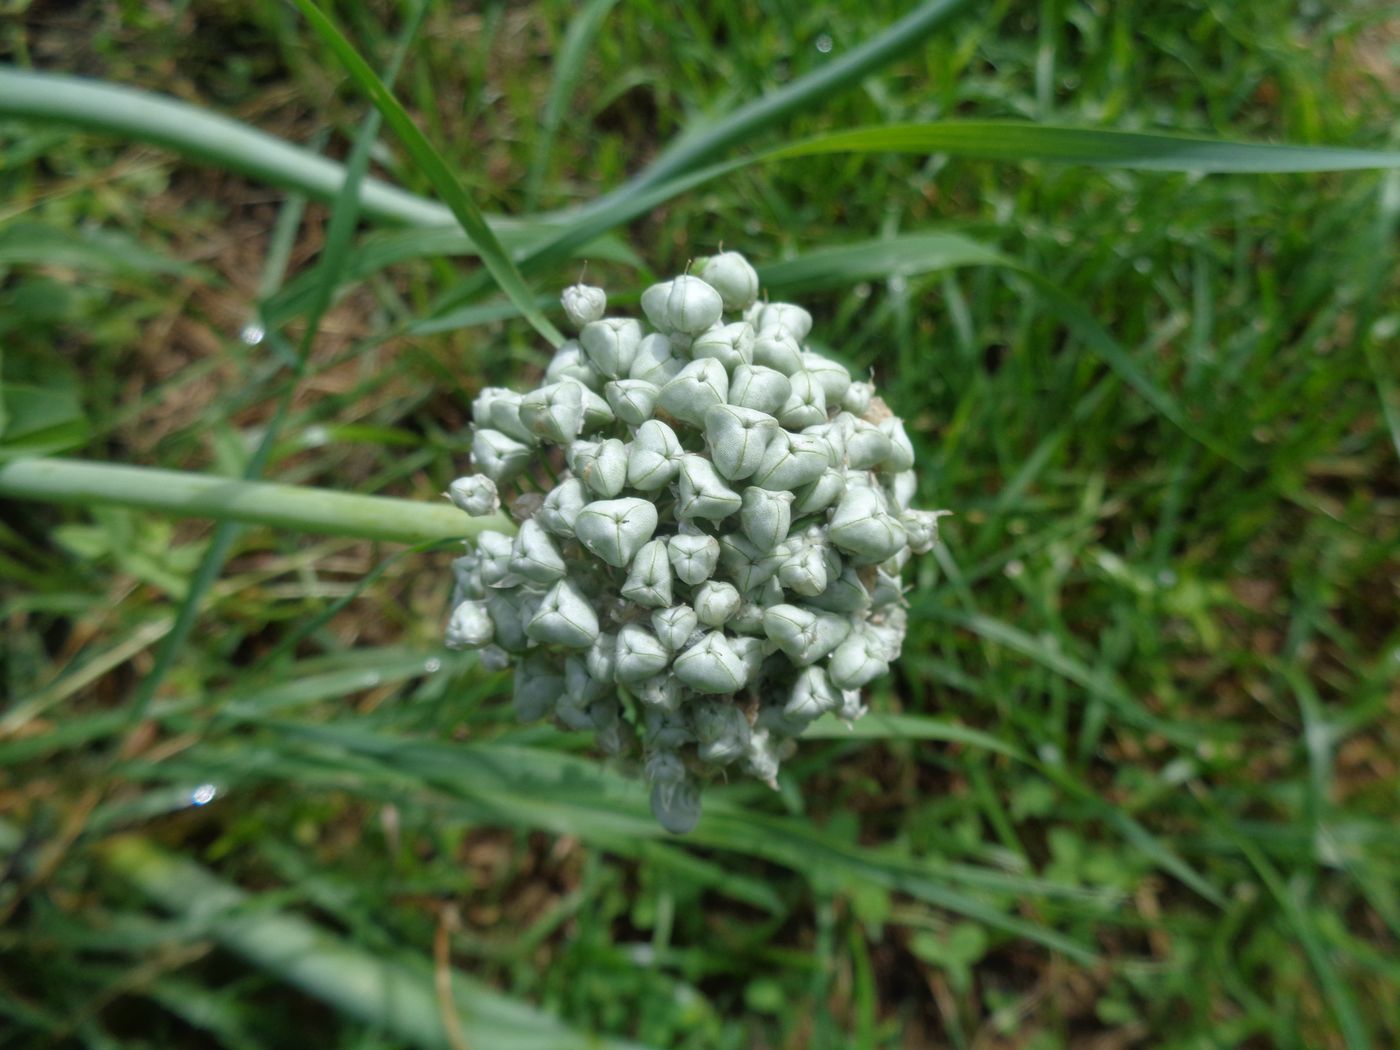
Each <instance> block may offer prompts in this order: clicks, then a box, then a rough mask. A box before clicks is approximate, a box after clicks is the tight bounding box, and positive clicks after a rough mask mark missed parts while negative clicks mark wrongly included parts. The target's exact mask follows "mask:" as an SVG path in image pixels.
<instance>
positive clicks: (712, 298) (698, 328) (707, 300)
mask: <svg viewBox="0 0 1400 1050" xmlns="http://www.w3.org/2000/svg"><path fill="white" fill-rule="evenodd" d="M723 313H724V301H723V300H722V299H721V298H720V295H719V292H717V291H715V290H714V289H713V288H711V287H710V286H709V285H708V284H706V283H705V282H704V281H702V280H701V279H700V278H699V277H689V276H685V277H677V278H675V279H674V280H673V281H672V282H671V288H670V291H669V292H667V294H666V323H667V325H668V326H669V327H670V329H671V331H673V332H680V333H682V334H684V335H689V336H696V335H699V334H700V333H701V332H703V331H705V329H707V328H710V327H712V326H713V325H714V324H715V323H716V322H718V321H719V319H720V316H721V315H722V314H723Z"/></svg>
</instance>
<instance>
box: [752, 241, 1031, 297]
mask: <svg viewBox="0 0 1400 1050" xmlns="http://www.w3.org/2000/svg"><path fill="white" fill-rule="evenodd" d="M1014 265H1015V263H1013V262H1012V260H1010V259H1008V258H1007V257H1006V256H1005V255H1002V254H1001V253H1000V252H998V251H996V250H995V249H993V248H988V247H987V246H986V245H983V244H978V243H977V242H976V241H974V240H972V239H971V238H969V237H964V236H963V235H962V234H958V233H937V232H935V233H913V234H906V235H903V236H899V237H880V238H877V239H875V240H870V241H860V242H858V243H856V244H843V245H839V246H836V247H832V248H818V249H816V250H814V251H810V252H806V253H805V254H803V255H800V256H798V257H797V258H795V259H784V260H783V261H781V262H775V263H767V264H765V265H760V266H759V267H758V275H759V278H760V279H761V281H762V282H763V287H764V288H767V289H770V290H773V291H776V290H779V289H781V290H782V291H784V292H787V291H795V290H811V289H815V288H842V287H846V286H848V285H851V284H854V283H855V282H857V281H866V280H875V279H880V278H886V277H894V276H896V275H899V276H904V277H912V276H915V275H916V274H925V273H933V272H934V271H937V270H946V269H952V268H954V267H959V266H1014Z"/></svg>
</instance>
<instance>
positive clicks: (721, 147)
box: [599, 0, 966, 204]
mask: <svg viewBox="0 0 1400 1050" xmlns="http://www.w3.org/2000/svg"><path fill="white" fill-rule="evenodd" d="M965 2H966V0H930V2H927V3H923V4H920V5H919V6H918V7H916V8H915V9H914V10H913V11H911V12H910V13H909V14H907V15H905V16H904V17H903V18H901V19H900V20H899V21H898V22H894V23H892V24H891V25H889V26H888V27H886V28H885V29H884V30H883V31H882V32H880V33H879V34H877V35H876V36H874V37H872V38H871V39H869V40H867V41H866V42H865V43H863V44H861V45H860V46H858V47H855V48H852V49H851V50H850V51H848V52H847V53H846V54H844V55H842V56H841V57H840V58H837V59H834V60H833V61H830V62H828V63H827V64H826V65H824V66H823V67H822V68H820V69H818V70H816V71H814V72H812V73H808V74H807V75H806V76H804V77H801V78H799V79H797V80H795V81H793V82H792V83H791V84H788V85H786V86H785V87H782V88H779V89H778V90H776V91H772V92H770V93H768V94H767V95H764V96H763V97H762V98H758V99H755V100H754V101H752V102H750V103H748V104H747V105H744V106H741V107H739V108H738V109H736V110H735V111H734V112H732V113H729V114H727V115H726V116H724V117H723V118H721V119H719V120H716V121H714V122H712V123H708V124H706V125H705V126H703V127H701V128H698V129H696V130H695V131H693V132H690V133H686V134H683V135H681V136H680V137H679V138H677V139H676V140H675V141H674V142H672V143H671V145H670V146H668V147H667V148H666V150H665V151H664V152H663V153H662V154H661V156H660V157H658V158H657V159H656V160H655V161H654V162H653V163H652V164H651V165H650V166H649V167H648V168H646V170H644V171H642V172H640V173H639V174H638V175H637V176H636V177H635V178H633V179H631V180H630V181H628V182H627V183H626V184H625V185H623V186H621V187H619V188H618V189H617V190H615V191H614V192H613V193H610V194H608V196H607V197H606V198H604V199H603V201H600V202H599V204H603V203H604V202H607V201H610V200H611V199H612V198H613V197H627V196H631V195H633V194H635V193H637V192H638V191H639V190H642V189H646V188H648V187H652V186H658V185H661V184H662V183H664V182H667V181H669V180H671V179H674V178H676V177H677V176H678V175H682V174H684V173H686V172H688V171H690V170H691V169H693V168H694V167H695V165H697V164H700V163H703V162H704V161H706V160H709V159H710V158H712V157H715V156H717V155H718V154H720V153H722V152H724V151H725V150H726V149H729V148H730V147H731V146H734V145H737V144H738V143H740V142H745V141H747V140H749V139H751V138H752V137H753V136H754V135H756V134H758V133H759V132H761V131H763V130H764V129H765V128H769V127H772V126H773V125H774V124H776V123H777V122H778V121H780V120H783V119H784V118H786V117H789V116H791V115H792V114H794V113H797V112H800V111H803V110H808V109H811V108H812V107H814V106H816V105H817V103H819V102H820V101H822V100H823V99H826V98H829V97H830V96H832V95H834V94H836V93H837V92H839V91H843V90H845V89H846V88H849V87H852V86H854V85H855V84H858V83H859V82H860V81H861V80H863V79H864V78H865V77H867V76H870V75H871V74H872V73H874V72H875V71H876V70H878V69H880V68H881V67H883V66H887V65H889V64H890V63H891V62H894V61H896V60H898V59H900V58H902V57H903V56H904V55H907V54H908V53H909V52H911V51H913V50H914V49H915V48H916V47H918V46H919V45H920V44H922V43H923V42H924V41H925V40H927V39H928V38H929V36H930V35H931V34H933V33H934V32H936V31H937V30H939V29H941V28H942V27H943V26H944V25H945V24H946V23H947V22H948V20H949V19H950V18H952V16H953V15H955V14H957V12H958V10H959V9H960V8H962V7H963V6H964V4H965Z"/></svg>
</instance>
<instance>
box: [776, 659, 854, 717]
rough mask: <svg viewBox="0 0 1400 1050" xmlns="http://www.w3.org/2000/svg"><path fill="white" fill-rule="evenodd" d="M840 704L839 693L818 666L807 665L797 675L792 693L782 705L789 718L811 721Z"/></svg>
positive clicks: (833, 709) (835, 708)
mask: <svg viewBox="0 0 1400 1050" xmlns="http://www.w3.org/2000/svg"><path fill="white" fill-rule="evenodd" d="M840 706H841V694H840V693H839V692H838V691H837V689H836V687H835V686H833V685H832V684H831V680H830V679H829V678H828V677H827V675H826V672H825V671H823V670H822V669H821V668H820V667H809V668H807V669H806V670H805V671H803V672H802V673H801V674H800V675H798V676H797V681H796V682H795V683H794V684H793V687H792V694H791V696H790V697H789V698H788V702H787V704H786V705H785V706H784V707H783V714H785V715H787V716H788V717H789V718H800V719H803V720H804V721H811V720H812V719H814V718H820V717H821V716H822V715H824V714H826V713H827V712H828V711H835V710H837V709H838V708H839V707H840Z"/></svg>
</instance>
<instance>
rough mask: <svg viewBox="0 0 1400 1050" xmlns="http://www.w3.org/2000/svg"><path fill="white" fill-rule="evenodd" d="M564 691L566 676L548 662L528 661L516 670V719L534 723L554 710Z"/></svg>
mask: <svg viewBox="0 0 1400 1050" xmlns="http://www.w3.org/2000/svg"><path fill="white" fill-rule="evenodd" d="M563 691H564V676H563V674H562V673H559V672H557V671H555V670H554V668H553V667H552V666H551V665H550V664H549V663H547V662H546V661H543V660H539V659H526V660H524V661H523V662H522V663H521V664H520V665H519V666H517V667H516V670H515V694H514V696H513V698H512V706H513V707H514V708H515V717H516V718H518V719H520V721H522V722H534V721H537V720H538V719H540V718H543V717H544V716H545V715H546V714H547V713H549V712H550V711H552V710H554V705H555V702H556V701H557V699H558V697H559V694H560V693H562V692H563Z"/></svg>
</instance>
